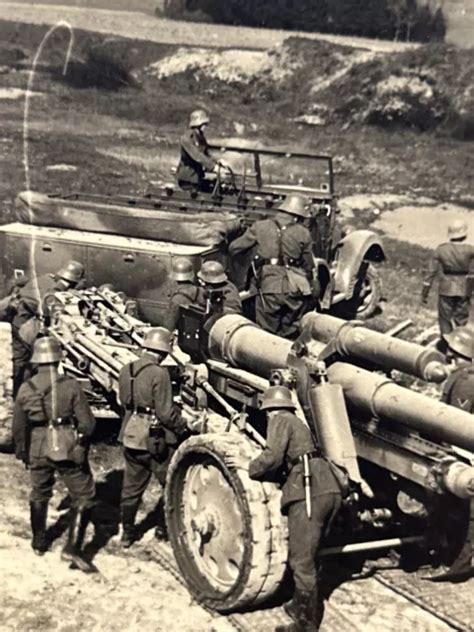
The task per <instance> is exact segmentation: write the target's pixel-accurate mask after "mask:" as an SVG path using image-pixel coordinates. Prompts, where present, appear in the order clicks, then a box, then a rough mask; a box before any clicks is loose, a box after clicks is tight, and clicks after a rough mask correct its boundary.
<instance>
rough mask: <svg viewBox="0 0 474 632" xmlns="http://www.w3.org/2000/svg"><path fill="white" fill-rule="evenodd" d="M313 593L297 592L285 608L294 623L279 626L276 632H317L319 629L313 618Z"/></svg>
mask: <svg viewBox="0 0 474 632" xmlns="http://www.w3.org/2000/svg"><path fill="white" fill-rule="evenodd" d="M310 600H311V593H309V592H303V591H299V590H296V591H295V595H294V597H293V599H292V600H291V602H289V604H288V605H287V607H286V608H285V611H286V612H287V614H289V616H291V617H292V618H293V621H292V622H291V623H289V624H288V625H277V627H276V628H275V632H316V630H317V629H318V628H317V627H316V626H315V624H314V623H313V621H312V620H311V619H310V616H311V608H312V606H311V602H310Z"/></svg>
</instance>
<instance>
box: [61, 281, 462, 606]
mask: <svg viewBox="0 0 474 632" xmlns="http://www.w3.org/2000/svg"><path fill="white" fill-rule="evenodd" d="M49 309H50V313H51V329H50V331H51V334H52V335H53V336H54V337H55V338H56V339H57V340H59V341H60V343H61V345H62V346H63V349H64V353H65V362H64V367H65V370H66V371H68V372H71V373H72V374H74V375H75V376H76V377H78V378H79V379H82V380H83V381H84V384H85V386H86V389H87V390H88V392H89V393H90V394H91V396H93V401H94V403H95V404H96V406H99V407H102V408H105V409H106V410H107V411H113V410H117V406H118V402H117V399H116V394H117V377H118V372H119V371H120V368H121V367H122V366H123V365H124V364H126V363H128V362H130V361H131V360H133V359H135V358H136V357H137V355H138V353H139V350H140V341H141V339H142V336H143V333H144V331H145V329H146V327H147V325H146V324H144V323H142V322H141V321H138V320H136V319H134V318H133V317H130V316H127V315H126V309H125V305H124V303H123V301H122V300H121V298H120V296H119V295H117V294H116V293H114V292H111V291H108V290H107V291H105V292H102V293H100V292H96V291H95V290H94V289H92V290H87V291H84V292H79V291H70V292H65V293H56V294H55V295H54V298H51V299H49ZM180 318H181V322H180V326H179V339H178V343H179V349H177V351H176V353H174V354H173V358H172V359H171V362H172V363H173V365H174V367H175V370H176V383H177V389H176V399H177V401H179V402H180V403H181V405H182V407H183V411H184V415H185V417H186V419H187V421H188V425H189V428H190V430H191V431H192V433H193V436H191V437H190V438H189V439H187V440H186V441H184V442H183V443H182V444H181V446H180V447H179V448H178V450H177V452H176V453H175V455H174V457H173V459H172V462H171V465H170V468H169V472H168V480H167V486H166V515H167V523H168V529H169V537H170V541H171V544H172V546H173V550H174V553H175V556H176V559H177V562H178V564H179V567H180V569H181V571H182V573H183V575H184V577H185V578H186V581H187V583H188V585H189V588H190V590H191V592H192V593H193V594H194V595H195V596H196V597H197V598H198V599H199V600H200V601H202V602H204V603H205V604H206V605H208V606H210V607H212V608H215V609H217V610H219V611H222V612H227V611H231V610H235V609H238V608H248V607H253V606H256V605H257V604H259V603H262V602H263V601H265V600H267V599H268V598H270V596H271V595H272V594H274V593H275V591H276V590H277V589H278V587H279V585H280V584H281V582H282V580H283V577H284V575H285V570H286V556H287V544H286V527H285V519H284V518H283V517H282V516H281V513H280V508H279V488H278V481H275V482H268V483H263V484H262V483H260V482H256V481H252V480H250V479H249V477H248V475H247V470H246V463H247V462H248V460H249V459H250V458H252V457H253V456H254V455H255V454H256V453H257V451H258V450H259V449H261V447H262V446H263V445H264V444H265V433H266V428H265V421H264V419H263V416H262V414H261V412H260V411H259V410H258V406H259V402H260V400H261V396H262V393H263V392H264V390H265V389H266V388H267V387H268V385H269V384H285V385H286V386H288V387H289V388H290V389H291V390H292V393H293V396H294V399H295V404H296V406H297V414H298V416H300V418H301V421H302V423H306V424H308V425H309V427H310V428H311V429H312V430H313V432H314V434H315V436H316V437H317V440H318V444H319V446H320V448H321V451H322V453H323V455H324V456H325V457H327V458H330V459H331V460H332V461H333V462H334V463H336V464H338V465H339V466H341V467H343V468H345V470H346V471H347V473H348V475H349V478H350V481H351V484H350V491H349V494H348V496H347V498H346V503H345V508H344V510H343V512H342V513H341V515H340V518H339V520H338V522H337V524H336V525H335V528H334V529H333V531H334V533H333V534H332V535H331V539H330V540H328V541H327V542H326V547H325V549H323V551H322V555H334V554H337V555H340V554H343V553H350V552H368V554H370V552H371V551H373V550H376V549H379V548H384V547H385V548H387V547H394V546H408V545H410V546H415V545H416V546H419V547H420V549H422V548H423V547H427V548H431V549H437V551H436V552H437V553H438V554H441V553H442V548H443V545H442V544H441V543H444V546H449V545H450V543H451V544H452V540H453V533H452V530H453V524H454V523H455V521H456V519H457V517H459V516H457V513H456V512H457V511H458V509H459V515H461V513H462V512H460V507H461V504H462V502H463V499H467V498H470V497H471V496H472V495H474V468H473V467H472V462H471V459H472V456H473V455H472V451H473V450H474V425H473V420H472V416H471V415H469V414H468V413H466V412H464V411H462V410H459V409H456V408H453V407H451V406H448V405H446V404H442V403H440V402H438V401H436V400H434V399H431V398H430V397H428V396H426V395H423V394H421V393H419V392H415V391H413V390H411V389H409V388H406V387H404V386H400V385H399V384H397V383H395V382H394V381H393V380H392V379H391V378H390V377H389V374H390V372H391V371H393V370H396V371H402V372H404V373H405V374H407V375H410V376H414V377H417V378H419V379H422V380H431V381H434V382H439V381H441V380H442V379H443V378H444V377H445V375H446V370H445V366H444V365H443V364H442V362H441V356H440V355H439V354H438V353H437V352H436V351H433V350H431V349H427V348H425V347H422V346H420V345H417V344H414V343H410V342H407V341H405V340H400V339H398V338H396V337H391V336H390V335H387V334H382V333H378V332H374V331H371V330H369V329H367V328H365V327H363V326H362V324H361V323H347V322H345V321H342V320H340V319H338V318H335V317H333V316H329V315H326V314H317V313H311V314H308V315H307V316H306V317H305V318H304V319H303V322H302V326H301V335H300V337H299V338H298V339H297V340H296V341H293V342H292V341H289V340H285V339H283V338H280V337H278V336H275V335H273V334H270V333H267V332H265V331H263V330H261V329H260V328H259V327H258V326H256V325H255V324H254V323H252V322H251V321H249V320H247V319H246V318H245V317H243V316H240V315H235V314H222V313H221V312H219V310H218V309H217V310H216V312H215V313H213V314H206V313H204V312H203V311H200V310H198V309H196V308H193V307H190V308H185V309H182V312H181V316H180ZM229 459H230V461H231V462H232V463H233V464H235V463H236V462H237V467H234V466H233V465H232V466H231V465H229ZM448 506H449V507H450V508H451V509H450V512H451V513H450V515H449V524H447V521H446V507H448ZM433 533H434V534H436V539H435V538H430V534H433ZM450 536H451V537H450ZM435 542H436V543H435Z"/></svg>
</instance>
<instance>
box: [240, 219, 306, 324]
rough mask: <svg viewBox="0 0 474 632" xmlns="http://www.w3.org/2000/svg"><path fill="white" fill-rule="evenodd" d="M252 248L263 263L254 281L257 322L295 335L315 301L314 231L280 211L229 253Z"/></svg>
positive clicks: (259, 223) (256, 225)
mask: <svg viewBox="0 0 474 632" xmlns="http://www.w3.org/2000/svg"><path fill="white" fill-rule="evenodd" d="M251 248H255V254H256V255H257V257H258V266H259V278H258V279H256V280H254V281H253V284H254V286H256V288H255V287H254V290H255V293H256V303H255V315H256V321H257V323H258V324H259V325H260V326H261V327H262V328H263V329H266V330H267V331H271V332H272V333H275V334H280V335H281V336H291V335H293V334H295V333H296V331H297V323H298V321H299V319H300V318H301V316H302V315H303V314H304V312H305V310H306V309H308V305H309V303H310V301H311V295H312V293H311V286H310V283H309V278H310V276H311V273H312V270H313V267H314V263H313V257H312V239H311V234H310V232H309V230H308V229H307V228H306V227H305V226H303V225H302V224H295V223H288V215H286V214H284V213H280V214H278V215H277V216H276V217H275V219H263V220H259V221H257V222H255V223H254V224H253V225H252V226H250V227H249V228H248V229H247V231H246V232H245V233H244V234H243V235H242V236H241V237H238V238H237V239H235V240H234V241H233V242H232V243H231V244H230V245H229V254H230V255H231V256H234V255H239V254H240V253H244V252H246V251H248V250H250V249H251ZM257 290H258V293H257Z"/></svg>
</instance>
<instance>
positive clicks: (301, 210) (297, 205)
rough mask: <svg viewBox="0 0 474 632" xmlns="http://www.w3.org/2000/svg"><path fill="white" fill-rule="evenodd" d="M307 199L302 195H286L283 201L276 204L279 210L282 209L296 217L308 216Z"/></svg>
mask: <svg viewBox="0 0 474 632" xmlns="http://www.w3.org/2000/svg"><path fill="white" fill-rule="evenodd" d="M308 204H309V200H308V198H306V197H304V196H303V195H288V196H287V197H286V198H285V199H284V200H283V202H282V203H281V204H280V205H279V206H277V209H278V210H279V211H284V212H285V213H289V214H290V215H296V216H297V217H304V218H307V217H309V209H308Z"/></svg>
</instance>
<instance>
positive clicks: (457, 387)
mask: <svg viewBox="0 0 474 632" xmlns="http://www.w3.org/2000/svg"><path fill="white" fill-rule="evenodd" d="M444 339H445V341H446V343H447V345H448V354H449V355H451V356H452V359H453V360H454V364H455V369H454V370H453V371H452V373H451V374H450V376H449V377H448V379H447V380H446V382H445V385H444V389H443V395H442V397H441V401H443V402H445V403H446V404H450V405H451V406H455V407H456V408H461V409H462V410H466V411H467V412H469V413H474V366H473V364H472V361H473V358H474V331H473V329H472V327H469V326H467V327H457V328H456V329H454V330H453V331H452V332H451V333H449V334H446V335H445V336H444ZM451 502H452V507H451V508H452V511H450V509H451V508H448V509H447V508H446V507H443V512H445V515H446V519H447V520H450V525H449V526H450V531H451V532H453V531H454V532H455V535H456V538H455V539H456V542H457V543H458V544H459V546H458V548H457V550H456V551H455V556H454V559H452V560H450V564H449V565H447V566H444V567H442V568H441V569H440V570H438V571H437V573H436V574H434V575H431V576H430V577H428V578H427V579H430V580H431V581H453V582H458V581H464V580H467V579H469V578H470V577H474V566H473V546H474V503H473V501H472V499H471V500H464V499H460V498H453V499H452V501H451ZM453 516H456V517H458V516H459V519H460V520H459V522H458V521H457V520H456V522H454V523H453ZM453 525H455V526H453Z"/></svg>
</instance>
